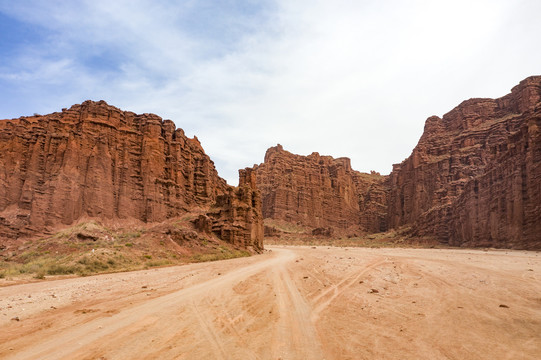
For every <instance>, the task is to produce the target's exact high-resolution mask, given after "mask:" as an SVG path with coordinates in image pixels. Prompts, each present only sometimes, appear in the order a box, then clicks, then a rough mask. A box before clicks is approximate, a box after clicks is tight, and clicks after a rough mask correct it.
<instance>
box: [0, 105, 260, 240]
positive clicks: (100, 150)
mask: <svg viewBox="0 0 541 360" xmlns="http://www.w3.org/2000/svg"><path fill="white" fill-rule="evenodd" d="M231 189H232V188H231V187H230V186H228V185H227V184H226V182H225V180H223V179H222V178H220V177H219V176H218V173H217V171H216V169H215V167H214V163H213V162H212V161H211V160H210V158H209V157H208V156H207V155H206V154H205V152H204V150H203V148H202V147H201V144H200V143H199V141H198V140H197V138H195V137H194V138H193V139H190V138H188V137H186V136H185V134H184V132H183V130H182V129H176V128H175V124H174V123H173V122H172V121H171V120H162V119H161V118H160V117H159V116H157V115H154V114H142V115H137V114H135V113H132V112H127V111H121V110H120V109H118V108H116V107H113V106H109V105H107V103H105V102H104V101H100V102H93V101H86V102H84V103H83V104H81V105H74V106H72V107H71V108H70V109H63V110H62V112H60V113H53V114H50V115H46V116H40V115H36V116H31V117H21V118H19V119H13V120H1V121H0V236H4V237H20V236H25V235H31V234H33V233H36V232H41V231H43V230H44V229H48V228H52V227H54V226H57V225H70V224H72V223H73V222H74V221H76V220H78V219H80V218H84V217H90V218H101V219H106V220H109V221H123V220H129V219H136V220H140V221H143V222H159V221H163V220H165V219H169V218H173V217H177V216H180V215H182V214H185V213H186V212H189V211H191V210H193V209H204V208H207V207H210V206H211V205H212V204H214V203H215V202H216V200H217V199H218V197H220V196H224V194H225V196H228V194H230V193H231V191H232V190H231ZM244 200H245V199H240V200H238V201H237V200H235V201H236V203H238V202H239V201H240V202H242V201H244ZM243 206H249V207H250V209H251V210H252V211H254V212H257V211H259V210H258V209H257V208H252V203H246V204H245V205H243ZM261 231H262V227H261ZM257 241H260V239H258V240H257Z"/></svg>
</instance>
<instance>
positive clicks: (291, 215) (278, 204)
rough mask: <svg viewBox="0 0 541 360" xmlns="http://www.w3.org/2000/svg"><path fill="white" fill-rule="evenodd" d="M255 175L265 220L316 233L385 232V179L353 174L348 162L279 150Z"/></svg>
mask: <svg viewBox="0 0 541 360" xmlns="http://www.w3.org/2000/svg"><path fill="white" fill-rule="evenodd" d="M254 171H255V173H256V179H257V187H258V188H259V189H260V191H261V194H262V198H263V216H264V217H265V218H271V219H277V220H284V221H288V222H294V223H298V224H302V225H305V226H310V227H313V228H316V229H318V228H320V229H321V230H318V231H316V233H319V232H322V233H323V232H324V231H323V230H322V229H325V228H332V229H335V230H339V231H342V232H345V233H351V234H355V233H360V232H379V231H384V230H386V229H387V224H386V214H387V213H386V203H387V192H386V189H385V177H383V176H381V175H379V174H376V173H372V174H364V173H360V172H358V171H355V170H352V169H351V164H350V160H349V159H348V158H338V159H334V158H332V157H331V156H321V155H319V154H318V153H312V154H310V155H308V156H301V155H295V154H292V153H290V152H288V151H285V150H284V149H283V148H282V146H281V145H278V146H275V147H271V148H269V149H268V150H267V153H266V154H265V160H264V163H262V164H260V165H256V166H254ZM327 232H329V231H328V230H327Z"/></svg>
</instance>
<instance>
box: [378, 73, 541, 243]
mask: <svg viewBox="0 0 541 360" xmlns="http://www.w3.org/2000/svg"><path fill="white" fill-rule="evenodd" d="M388 222H389V225H390V226H391V227H398V226H401V225H411V226H412V233H413V234H414V235H428V236H433V237H435V238H436V239H438V240H439V241H440V242H442V243H447V244H450V245H458V246H494V247H511V248H525V249H528V248H537V249H539V248H541V76H535V77H529V78H527V79H525V80H523V81H522V82H520V84H519V85H517V86H516V87H514V88H513V89H512V91H511V93H510V94H508V95H506V96H504V97H502V98H499V99H470V100H467V101H464V102H463V103H462V104H460V105H459V106H457V107H456V108H455V109H453V110H452V111H450V112H449V113H447V114H445V115H444V116H443V118H441V119H440V118H438V117H436V116H433V117H430V118H428V119H427V121H426V124H425V129H424V133H423V135H422V137H421V139H420V140H419V143H418V144H417V146H416V147H415V149H414V150H413V152H412V154H411V156H410V157H409V158H407V159H406V160H404V161H403V162H402V163H401V164H398V165H394V168H393V171H392V173H391V175H390V195H389V214H388Z"/></svg>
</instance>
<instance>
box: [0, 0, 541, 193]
mask: <svg viewBox="0 0 541 360" xmlns="http://www.w3.org/2000/svg"><path fill="white" fill-rule="evenodd" d="M540 13H541V2H539V1H536V0H531V1H521V0H515V1H512V0H509V1H503V0H493V1H484V0H482V1H473V0H470V1H462V0H456V1H428V0H427V1H420V0H419V1H393V0H391V1H376V0H373V1H353V0H351V1H345V0H333V1H324V0H295V1H291V0H274V1H271V0H268V1H257V0H244V1H232V0H225V1H195V0H187V1H145V0H135V1H125V0H108V1H100V0H93V1H75V0H73V1H60V0H56V1H55V0H48V1H36V0H19V1H7V0H0V118H13V117H19V116H21V115H31V114H33V113H41V114H46V113H50V112H54V111H59V110H60V109H62V108H64V107H69V106H71V105H73V104H76V103H81V102H82V101H84V100H86V99H92V100H101V99H103V100H106V101H107V102H108V103H109V104H111V105H114V106H117V107H119V108H121V109H123V110H130V111H135V112H138V113H143V112H153V113H156V114H158V115H160V116H162V117H163V118H169V119H172V120H173V121H175V123H176V125H177V127H181V128H183V129H184V130H185V131H186V133H187V134H188V135H189V136H193V135H197V137H198V138H199V139H200V140H201V142H202V144H203V147H204V148H205V150H206V152H207V153H208V154H209V155H210V156H211V158H212V159H213V160H214V161H215V163H216V167H217V168H218V171H219V173H220V175H221V176H222V177H224V178H226V179H227V180H228V182H229V183H231V184H236V183H237V170H238V169H239V168H244V167H246V166H251V165H253V164H254V163H260V162H262V161H263V156H264V153H265V150H266V149H267V148H268V147H270V146H273V145H275V144H277V143H281V144H282V145H283V146H284V147H285V148H286V149H288V150H290V151H292V152H295V153H300V154H309V153H311V152H313V151H318V152H319V153H321V154H327V155H332V156H335V157H339V156H348V157H350V158H351V159H352V165H353V167H354V168H355V169H357V170H360V171H370V170H376V171H379V172H381V173H388V172H389V171H390V170H391V167H392V164H393V163H399V162H401V161H402V160H403V159H404V158H406V157H407V156H408V155H409V154H410V153H411V150H412V149H413V147H414V146H415V144H416V143H417V141H418V139H419V137H420V135H421V133H422V129H423V126H424V121H425V119H426V118H427V117H429V116H431V115H438V116H442V115H443V114H444V113H446V112H448V111H449V110H451V109H452V108H453V107H455V106H456V105H458V104H459V103H460V102H461V101H462V100H465V99H468V98H471V97H499V96H502V95H505V94H506V93H508V92H509V91H510V89H511V87H513V86H514V85H516V84H517V83H518V82H519V81H520V80H522V79H523V78H525V77H527V76H530V75H537V74H541V70H540V67H541V50H540V47H539V46H538V43H539V37H540V35H541V22H540V21H539V20H538V15H539V14H540Z"/></svg>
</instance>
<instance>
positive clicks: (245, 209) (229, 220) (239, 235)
mask: <svg viewBox="0 0 541 360" xmlns="http://www.w3.org/2000/svg"><path fill="white" fill-rule="evenodd" d="M209 216H210V217H211V218H212V219H213V225H212V232H214V233H215V234H216V235H218V236H219V237H220V238H221V239H223V240H226V241H228V242H230V243H232V244H234V245H238V246H241V247H245V248H248V247H253V248H254V250H257V251H259V250H262V249H263V215H262V213H261V194H260V192H259V190H257V185H256V178H255V173H254V172H253V170H252V169H249V168H247V169H244V170H239V186H238V187H237V188H232V187H230V188H229V191H228V193H227V194H223V195H219V196H218V199H217V201H216V204H215V205H214V206H213V208H212V209H211V210H210V211H209Z"/></svg>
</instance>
